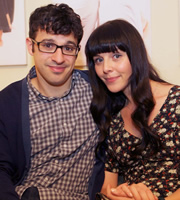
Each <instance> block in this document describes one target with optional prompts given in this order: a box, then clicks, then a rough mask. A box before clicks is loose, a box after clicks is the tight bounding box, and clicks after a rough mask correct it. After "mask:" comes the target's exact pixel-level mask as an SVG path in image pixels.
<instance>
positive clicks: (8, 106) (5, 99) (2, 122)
mask: <svg viewBox="0 0 180 200" xmlns="http://www.w3.org/2000/svg"><path fill="white" fill-rule="evenodd" d="M80 73H81V75H82V76H83V77H84V78H85V79H87V75H86V74H85V73H84V72H81V71H80ZM26 83H27V79H26V78H25V79H23V80H21V81H18V82H15V83H12V84H11V85H9V86H8V87H6V88H5V89H3V90H2V91H1V92H0V200H18V199H19V197H18V195H17V193H16V192H15V187H16V185H18V184H19V183H20V182H21V181H22V179H23V178H24V175H25V174H26V172H27V170H28V169H29V165H30V153H31V144H30V125H29V94H28V89H27V84H26ZM103 180H104V163H103V162H101V160H99V159H98V158H97V161H96V163H95V166H94V169H93V173H92V176H91V177H90V181H89V189H88V192H89V197H90V200H94V199H95V193H96V192H98V191H100V189H101V186H102V184H103Z"/></svg>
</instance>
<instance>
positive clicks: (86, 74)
mask: <svg viewBox="0 0 180 200" xmlns="http://www.w3.org/2000/svg"><path fill="white" fill-rule="evenodd" d="M74 71H75V72H78V73H79V74H80V75H81V77H82V78H83V79H84V80H85V81H87V82H88V83H89V75H88V74H89V71H88V70H80V69H75V70H74Z"/></svg>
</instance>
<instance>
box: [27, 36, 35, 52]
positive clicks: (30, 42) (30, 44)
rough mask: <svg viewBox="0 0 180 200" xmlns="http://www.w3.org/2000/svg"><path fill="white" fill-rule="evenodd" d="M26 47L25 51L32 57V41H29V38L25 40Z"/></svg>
mask: <svg viewBox="0 0 180 200" xmlns="http://www.w3.org/2000/svg"><path fill="white" fill-rule="evenodd" d="M26 46H27V50H28V52H29V54H30V55H31V56H33V52H34V51H33V41H32V40H31V38H26Z"/></svg>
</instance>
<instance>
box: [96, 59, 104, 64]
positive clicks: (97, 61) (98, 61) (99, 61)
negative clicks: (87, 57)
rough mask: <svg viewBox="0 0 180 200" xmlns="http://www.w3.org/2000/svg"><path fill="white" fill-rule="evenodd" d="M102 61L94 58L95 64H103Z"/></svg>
mask: <svg viewBox="0 0 180 200" xmlns="http://www.w3.org/2000/svg"><path fill="white" fill-rule="evenodd" d="M102 61H103V59H102V58H94V63H95V64H98V63H101V62H102Z"/></svg>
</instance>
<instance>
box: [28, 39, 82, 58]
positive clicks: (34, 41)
mask: <svg viewBox="0 0 180 200" xmlns="http://www.w3.org/2000/svg"><path fill="white" fill-rule="evenodd" d="M31 40H32V42H33V43H35V44H37V46H38V49H39V51H40V52H42V53H52V54H53V53H55V52H56V51H57V49H58V48H60V49H61V52H62V54H64V55H67V56H77V55H78V52H79V51H80V46H74V48H76V54H72V55H71V54H66V53H64V51H63V47H65V46H70V45H57V44H55V43H53V42H52V44H54V45H56V48H55V50H54V51H53V52H49V51H42V50H41V49H40V48H39V45H40V44H41V43H43V42H44V41H41V42H37V41H36V40H34V39H32V38H31ZM71 46H72V45H71Z"/></svg>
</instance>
